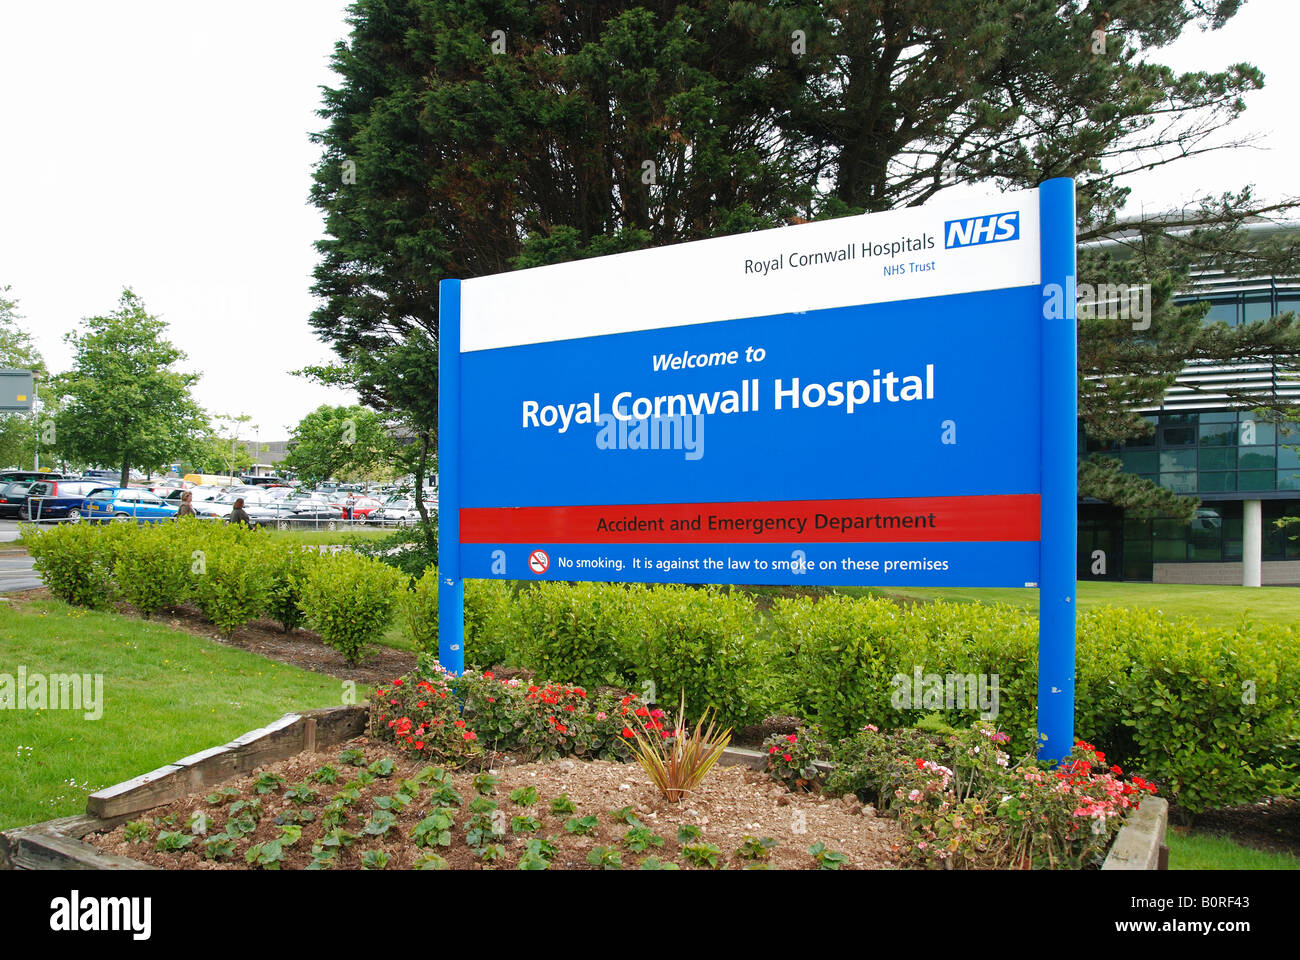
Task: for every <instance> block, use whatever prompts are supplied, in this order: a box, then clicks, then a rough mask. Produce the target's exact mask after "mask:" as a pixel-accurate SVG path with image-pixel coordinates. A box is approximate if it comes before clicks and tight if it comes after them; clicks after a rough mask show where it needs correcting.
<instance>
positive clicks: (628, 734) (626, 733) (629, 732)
mask: <svg viewBox="0 0 1300 960" xmlns="http://www.w3.org/2000/svg"><path fill="white" fill-rule="evenodd" d="M623 736H625V737H627V738H628V739H629V740H630V739H631V738H632V737H635V736H636V734H635V733H633V732H632V728H631V727H624V728H623Z"/></svg>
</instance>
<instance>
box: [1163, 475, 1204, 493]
mask: <svg viewBox="0 0 1300 960" xmlns="http://www.w3.org/2000/svg"><path fill="white" fill-rule="evenodd" d="M1160 486H1162V487H1164V488H1165V489H1166V490H1172V491H1173V492H1174V493H1195V492H1196V471H1194V470H1187V471H1184V472H1181V473H1162V474H1160Z"/></svg>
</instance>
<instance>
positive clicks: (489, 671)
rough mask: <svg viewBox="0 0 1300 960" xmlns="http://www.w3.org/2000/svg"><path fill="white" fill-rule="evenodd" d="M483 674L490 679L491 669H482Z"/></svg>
mask: <svg viewBox="0 0 1300 960" xmlns="http://www.w3.org/2000/svg"><path fill="white" fill-rule="evenodd" d="M483 676H485V677H487V678H488V679H489V680H491V679H492V671H491V670H484V671H483Z"/></svg>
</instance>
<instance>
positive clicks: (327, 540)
mask: <svg viewBox="0 0 1300 960" xmlns="http://www.w3.org/2000/svg"><path fill="white" fill-rule="evenodd" d="M262 532H263V533H265V534H266V535H267V536H268V537H273V538H275V539H276V540H282V541H284V542H285V543H302V544H312V545H317V544H331V545H333V544H336V543H344V542H346V541H347V540H348V539H355V540H378V539H380V538H382V537H391V536H392V535H393V534H394V533H396V532H397V531H396V530H394V529H391V528H388V527H363V526H354V525H351V524H344V523H341V522H340V523H339V526H338V529H337V530H327V529H325V526H324V525H323V524H322V525H321V528H320V529H319V530H317V529H314V528H312V527H297V528H294V529H290V530H280V529H277V528H275V527H263V528H262Z"/></svg>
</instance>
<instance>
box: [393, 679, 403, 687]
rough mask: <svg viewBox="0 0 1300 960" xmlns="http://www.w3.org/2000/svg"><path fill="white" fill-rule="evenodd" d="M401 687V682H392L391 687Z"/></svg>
mask: <svg viewBox="0 0 1300 960" xmlns="http://www.w3.org/2000/svg"><path fill="white" fill-rule="evenodd" d="M401 685H402V681H401V680H394V681H393V686H395V687H400V686H401Z"/></svg>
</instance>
